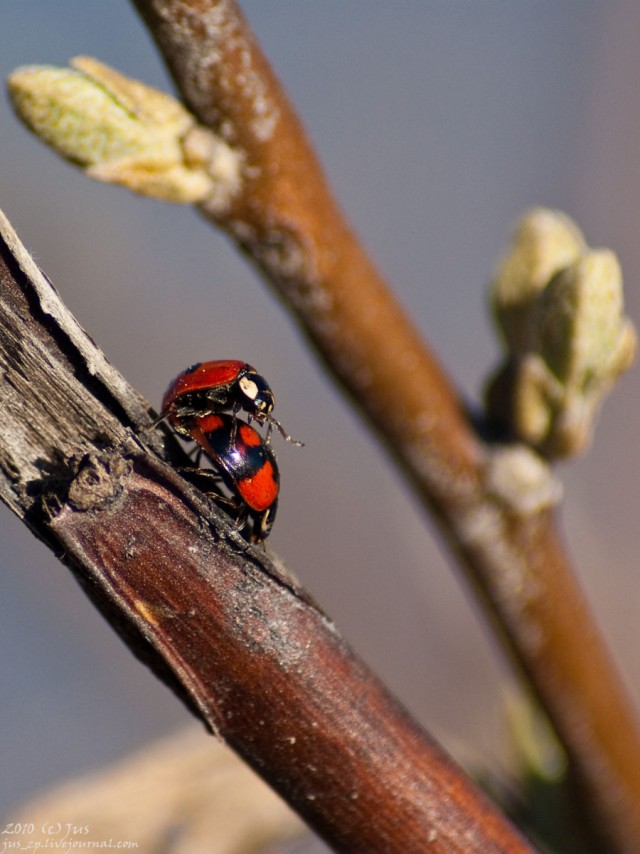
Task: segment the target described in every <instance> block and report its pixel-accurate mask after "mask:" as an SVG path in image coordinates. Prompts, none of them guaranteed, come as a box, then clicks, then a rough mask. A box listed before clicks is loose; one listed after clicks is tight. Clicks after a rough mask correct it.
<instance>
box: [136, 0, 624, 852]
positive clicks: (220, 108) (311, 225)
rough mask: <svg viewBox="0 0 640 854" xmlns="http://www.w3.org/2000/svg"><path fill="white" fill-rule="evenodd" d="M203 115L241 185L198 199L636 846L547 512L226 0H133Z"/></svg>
mask: <svg viewBox="0 0 640 854" xmlns="http://www.w3.org/2000/svg"><path fill="white" fill-rule="evenodd" d="M133 2H134V5H135V6H136V7H137V9H138V11H139V12H140V14H141V16H142V17H143V19H144V20H145V22H146V23H147V25H148V27H149V29H150V31H151V33H152V35H153V37H154V39H155V40H156V42H157V44H158V46H159V48H160V50H161V52H162V54H163V57H164V59H165V61H166V63H167V65H168V66H169V69H170V70H171V72H172V74H173V76H174V79H175V81H176V84H177V86H178V88H179V90H180V92H181V93H182V96H183V97H184V100H185V102H186V103H187V105H188V106H189V107H190V109H191V110H192V111H193V112H194V113H195V115H196V116H197V117H198V118H199V119H200V121H201V122H203V123H204V124H206V125H207V126H208V127H210V128H212V129H214V130H215V131H216V132H218V133H219V134H220V135H222V136H223V137H224V139H225V140H226V141H227V142H228V143H229V144H231V145H232V146H234V147H235V149H236V150H237V151H238V152H240V154H241V156H242V157H243V159H244V175H243V182H242V186H241V188H240V191H239V192H238V194H237V195H236V196H235V198H234V199H233V200H232V201H231V202H230V203H229V204H228V205H227V206H225V207H223V208H222V209H221V208H220V206H218V205H216V206H215V207H210V208H209V209H207V207H206V205H203V211H204V212H205V214H206V215H208V216H209V217H210V218H211V219H212V220H213V221H215V222H216V223H217V224H218V225H219V226H220V227H221V228H223V229H224V230H225V231H227V232H228V233H229V234H230V235H232V236H233V237H234V238H235V240H236V241H237V243H238V245H239V246H240V247H241V249H242V250H243V251H244V252H246V253H247V255H248V256H249V258H250V259H251V260H252V261H253V262H254V263H255V264H256V265H257V267H258V268H259V269H260V271H261V272H262V273H263V274H264V276H265V277H266V278H267V279H268V280H269V282H270V283H271V284H272V285H273V286H274V287H275V288H276V289H277V291H278V292H279V294H280V295H281V297H282V298H283V300H284V302H285V304H286V305H287V307H288V308H289V310H290V311H291V312H292V315H293V317H294V319H295V321H296V322H297V323H299V324H300V325H301V326H302V328H303V330H304V331H305V332H306V334H307V335H308V337H309V340H310V341H311V343H312V344H313V346H314V347H315V349H316V351H317V354H318V355H319V357H320V359H321V360H322V361H323V362H324V363H325V364H326V365H327V367H328V369H329V371H330V372H331V373H332V375H333V376H334V378H335V379H336V380H337V381H338V383H339V384H340V385H341V386H342V388H343V389H344V390H345V391H346V392H347V394H348V395H349V396H350V397H351V398H352V399H353V401H354V403H355V404H356V406H357V407H358V408H359V409H360V410H362V411H363V412H364V414H365V416H366V418H367V419H368V420H369V422H370V424H371V425H372V427H373V429H374V430H375V431H376V432H377V434H378V435H379V436H380V438H381V440H382V441H383V443H384V444H385V445H386V447H387V449H388V450H389V451H390V453H391V454H392V456H393V457H394V458H395V459H396V461H397V462H398V464H399V466H400V468H401V469H402V470H403V471H404V473H405V475H406V476H407V478H408V479H409V480H410V481H411V483H412V484H413V486H414V487H415V489H416V491H417V492H418V494H419V495H420V496H421V498H422V499H423V501H424V503H425V505H427V506H428V507H429V508H430V509H431V510H432V511H433V512H434V513H435V515H436V517H437V519H438V520H439V522H440V524H441V526H442V529H443V531H444V534H445V536H446V537H447V539H448V540H449V542H450V544H451V546H452V548H453V550H454V552H456V553H457V555H458V556H459V557H461V558H462V563H463V566H464V567H465V570H466V572H467V574H468V575H469V577H470V578H471V580H472V582H473V583H474V585H476V586H477V587H478V589H479V592H480V598H481V599H482V601H483V602H484V603H485V605H486V607H487V608H488V610H489V612H490V614H491V616H492V618H493V619H494V621H495V623H496V624H497V625H498V627H499V632H500V635H501V636H502V638H503V640H504V641H505V643H506V645H507V647H508V648H509V650H510V652H511V653H512V655H513V657H514V659H515V660H516V662H517V663H518V665H519V667H520V669H521V671H522V672H523V673H524V674H525V675H526V676H527V678H528V679H529V682H530V685H531V687H532V689H533V691H534V693H535V694H536V695H537V696H538V698H539V699H540V701H541V702H542V704H543V706H544V708H545V709H546V711H547V713H548V714H549V716H550V719H551V721H552V723H553V725H554V727H555V730H556V732H557V733H558V735H559V737H560V738H561V740H562V742H563V744H564V746H565V748H566V750H567V753H568V756H569V760H570V763H571V766H572V768H573V771H574V772H575V774H576V776H577V778H578V779H579V781H580V783H581V785H582V786H584V789H585V791H586V792H587V795H588V798H587V805H586V806H585V807H584V810H583V812H584V815H585V816H588V815H589V814H590V813H591V809H592V807H593V808H594V809H595V823H596V824H599V825H600V826H601V827H603V828H605V834H606V835H608V837H609V840H610V844H611V845H613V846H614V847H616V846H617V847H619V848H620V850H625V849H630V850H640V735H639V732H638V727H637V721H636V719H635V716H634V713H633V711H632V709H631V706H630V703H629V700H628V697H627V695H626V692H625V690H624V688H623V686H622V683H621V681H620V679H619V677H618V675H617V673H616V671H615V668H614V667H613V664H612V661H611V659H610V657H609V654H608V652H607V650H606V648H605V645H604V643H603V641H602V639H601V637H600V635H599V633H598V631H597V629H596V627H595V624H594V620H593V617H592V615H591V614H590V612H589V609H588V606H587V604H586V602H585V600H584V597H583V595H582V593H581V591H580V589H579V586H578V584H577V582H576V580H575V578H574V576H573V574H572V571H571V568H570V565H569V561H568V559H567V557H566V554H565V552H564V549H563V547H562V546H561V544H560V543H559V541H558V537H557V535H556V531H555V524H554V519H553V517H552V515H551V514H550V513H549V512H547V511H544V510H543V511H541V512H539V513H537V514H533V515H530V516H522V515H520V514H518V512H515V511H513V510H512V509H511V508H509V507H508V506H505V505H503V504H501V503H500V501H499V500H498V499H496V498H495V496H492V495H491V494H489V491H488V490H487V488H486V481H485V468H484V466H485V459H486V454H487V448H486V447H485V446H484V445H483V444H482V442H480V441H479V440H478V438H477V436H476V435H475V433H474V431H473V430H472V428H471V427H470V425H469V423H468V420H467V417H466V414H465V412H464V411H463V409H462V408H461V406H460V404H459V401H458V399H457V396H456V394H455V392H454V391H453V390H452V387H451V384H450V383H449V381H448V380H447V378H446V377H445V376H444V374H443V372H442V370H441V368H440V367H439V365H438V364H437V362H436V360H435V359H434V357H433V356H432V354H431V353H430V352H429V350H428V348H427V347H426V346H425V345H424V343H423V342H422V341H421V340H420V338H419V336H418V334H417V332H416V330H415V328H414V327H413V325H412V324H411V323H410V322H409V320H408V319H407V317H406V316H405V314H404V313H403V311H402V310H401V309H400V308H399V306H398V304H397V302H396V301H395V299H394V298H393V296H392V295H391V294H390V293H389V291H388V289H387V287H386V285H385V283H384V282H383V281H382V279H381V277H380V275H379V274H378V272H377V271H376V269H375V268H374V266H373V265H372V263H371V262H370V260H369V259H368V258H367V256H366V254H365V252H364V250H363V249H362V247H361V245H360V244H359V242H358V241H357V239H356V238H355V236H354V235H353V233H352V232H351V230H350V228H349V226H348V225H347V224H346V223H345V220H344V218H343V216H342V214H341V213H340V211H339V210H338V208H337V206H336V204H335V202H334V200H333V198H332V196H331V194H330V191H329V190H328V188H327V185H326V181H325V178H324V176H323V173H322V170H321V168H320V166H319V164H318V161H317V159H316V157H315V155H314V153H313V151H312V149H311V147H310V145H309V143H308V140H307V138H306V135H305V133H304V131H303V129H302V128H301V126H300V123H299V121H298V119H297V117H296V116H295V114H294V112H293V110H292V108H291V106H290V104H289V102H288V100H287V98H286V96H285V95H284V92H283V90H282V89H281V87H280V85H279V84H278V82H277V80H276V79H275V76H274V74H273V73H272V71H271V69H270V67H269V65H268V63H267V61H266V59H265V58H264V56H263V55H262V53H261V51H260V49H259V47H258V45H257V43H256V40H255V38H254V36H253V35H252V33H251V31H250V29H249V27H248V25H247V23H246V22H245V20H244V18H243V16H242V14H241V12H240V10H239V8H238V6H237V4H236V3H234V2H232V0H133Z"/></svg>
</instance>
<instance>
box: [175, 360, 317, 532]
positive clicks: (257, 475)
mask: <svg viewBox="0 0 640 854" xmlns="http://www.w3.org/2000/svg"><path fill="white" fill-rule="evenodd" d="M274 403H275V399H274V396H273V392H272V391H271V388H270V387H269V384H268V383H267V381H266V380H265V379H264V377H262V376H261V375H260V374H259V373H258V372H257V371H256V369H255V368H252V367H251V365H248V364H247V363H246V362H241V361H238V360H235V359H222V360H216V361H213V362H199V363H198V364H196V365H193V366H192V367H190V368H187V370H186V371H183V372H182V373H181V374H180V375H179V376H177V377H176V379H175V380H174V381H173V382H172V383H171V385H170V386H169V388H168V389H167V391H166V392H165V395H164V398H163V400H162V415H161V417H162V418H163V419H165V418H166V419H167V420H168V422H169V424H170V425H171V426H172V427H173V429H174V430H175V431H176V433H178V434H179V435H180V436H183V437H185V438H187V439H191V440H192V441H193V442H195V443H196V444H197V445H198V450H199V452H201V453H204V454H205V455H206V456H207V457H208V458H209V459H210V460H211V462H212V463H213V465H214V467H215V471H216V474H218V475H219V477H220V478H221V479H222V481H223V483H224V484H225V486H226V487H227V488H228V489H229V491H230V492H231V493H232V494H233V499H231V502H230V503H231V504H232V506H233V508H234V510H235V511H236V515H237V517H238V522H239V523H241V524H242V528H243V529H244V531H245V535H246V537H247V539H248V540H250V541H252V542H262V540H264V539H265V538H266V537H268V536H269V532H270V531H271V528H272V526H273V520H274V519H275V515H276V509H277V506H278V493H279V491H280V473H279V471H278V465H277V463H276V458H275V454H274V453H273V450H272V448H271V444H270V441H269V440H270V437H271V431H272V430H273V428H274V427H275V428H276V429H277V430H278V431H279V432H280V433H281V434H282V436H283V437H284V439H286V441H287V442H291V443H293V444H295V445H300V444H301V443H300V442H296V441H295V440H294V439H292V438H291V436H289V434H288V433H287V432H286V431H285V430H284V428H283V427H282V425H281V424H280V422H279V421H276V419H275V418H274V417H273V415H272V411H273V407H274ZM241 410H243V411H244V412H246V413H247V421H243V420H242V419H241V418H238V417H237V413H238V412H240V411H241ZM251 421H256V422H257V423H258V424H266V425H267V433H266V437H265V438H263V437H262V436H261V435H260V433H258V431H257V430H255V429H254V428H253V427H252V426H251V424H250V422H251ZM248 422H249V423H248Z"/></svg>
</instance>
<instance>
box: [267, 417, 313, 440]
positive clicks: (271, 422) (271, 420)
mask: <svg viewBox="0 0 640 854" xmlns="http://www.w3.org/2000/svg"><path fill="white" fill-rule="evenodd" d="M274 427H275V428H276V429H277V431H278V433H280V435H281V436H282V438H283V439H284V440H285V442H288V443H289V444H290V445H295V446H296V448H304V442H299V441H298V439H294V438H293V436H290V435H289V434H288V433H287V431H286V430H285V429H284V427H283V426H282V424H281V423H280V422H279V421H278V420H277V419H276V418H274V417H273V416H272V415H270V416H269V426H268V427H267V437H266V439H265V441H266V443H267V444H270V441H269V440H270V437H271V431H272V430H273V428H274Z"/></svg>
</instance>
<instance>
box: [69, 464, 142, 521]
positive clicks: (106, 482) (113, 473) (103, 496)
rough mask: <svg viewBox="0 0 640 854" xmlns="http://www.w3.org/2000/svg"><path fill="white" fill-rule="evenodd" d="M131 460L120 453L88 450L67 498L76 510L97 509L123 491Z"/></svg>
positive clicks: (104, 505)
mask: <svg viewBox="0 0 640 854" xmlns="http://www.w3.org/2000/svg"><path fill="white" fill-rule="evenodd" d="M131 468H132V464H131V462H130V461H129V460H126V459H125V458H124V457H123V456H122V455H121V454H118V453H102V454H95V453H91V454H85V455H84V457H82V459H81V460H80V462H79V464H78V471H77V474H76V476H75V478H74V479H73V482H72V483H71V486H70V487H69V495H68V501H69V504H71V506H72V507H73V508H74V509H75V510H82V511H86V510H98V509H101V508H104V507H106V506H108V505H110V504H112V503H113V502H114V501H115V500H117V499H118V498H119V496H120V495H121V493H122V482H123V480H124V478H125V477H126V476H127V475H128V474H129V473H130V472H131Z"/></svg>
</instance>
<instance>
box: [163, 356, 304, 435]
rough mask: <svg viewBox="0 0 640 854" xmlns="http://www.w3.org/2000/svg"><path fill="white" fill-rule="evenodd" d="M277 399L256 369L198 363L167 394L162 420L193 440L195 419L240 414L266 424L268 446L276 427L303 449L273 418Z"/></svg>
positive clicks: (243, 365)
mask: <svg viewBox="0 0 640 854" xmlns="http://www.w3.org/2000/svg"><path fill="white" fill-rule="evenodd" d="M274 404H275V398H274V396H273V392H272V391H271V387H270V386H269V383H268V382H267V381H266V380H265V378H264V377H263V376H262V375H261V374H259V373H258V372H257V371H256V369H255V368H254V367H252V366H251V365H248V364H247V363H246V362H241V361H239V360H237V359H217V360H215V361H213V362H197V363H196V364H195V365H192V366H191V367H190V368H187V370H186V371H183V372H182V373H181V374H179V375H178V376H177V377H176V378H175V380H174V381H173V382H172V383H171V385H170V386H169V388H168V389H167V391H166V392H165V395H164V398H163V400H162V417H163V418H167V419H168V420H169V423H170V424H171V426H172V427H173V429H174V430H175V431H176V432H177V433H180V434H181V435H183V436H190V434H191V427H190V425H191V423H192V419H193V418H194V417H196V416H197V417H199V416H203V415H213V414H217V413H221V412H231V414H232V415H234V416H235V415H236V413H238V412H239V411H240V410H244V411H245V412H246V413H247V414H248V421H249V422H251V421H257V422H258V424H267V425H268V426H267V436H266V442H267V443H269V437H270V435H271V430H272V429H273V427H276V428H277V429H278V431H279V432H280V434H281V435H282V437H283V438H284V439H286V441H287V442H291V443H292V444H294V445H301V444H302V443H301V442H297V441H296V440H295V439H292V438H291V436H289V434H288V433H287V432H286V431H285V429H284V428H283V426H282V424H280V422H279V421H276V419H275V418H274V417H273V415H272V414H271V413H272V411H273V407H274Z"/></svg>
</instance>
